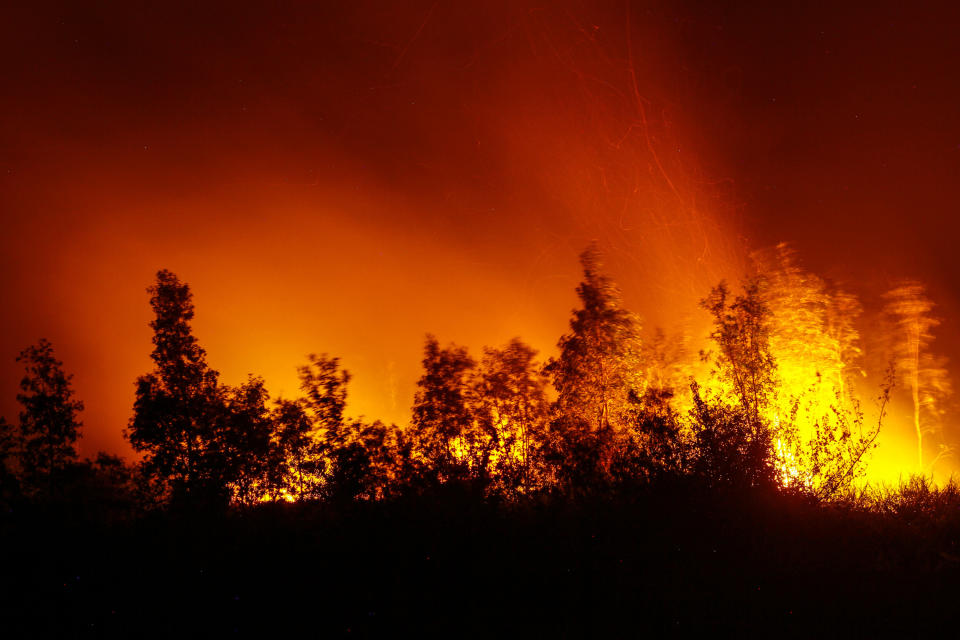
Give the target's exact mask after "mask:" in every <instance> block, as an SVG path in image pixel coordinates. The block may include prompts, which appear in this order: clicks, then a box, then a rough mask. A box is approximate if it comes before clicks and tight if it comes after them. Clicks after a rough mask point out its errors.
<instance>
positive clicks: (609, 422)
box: [0, 247, 942, 510]
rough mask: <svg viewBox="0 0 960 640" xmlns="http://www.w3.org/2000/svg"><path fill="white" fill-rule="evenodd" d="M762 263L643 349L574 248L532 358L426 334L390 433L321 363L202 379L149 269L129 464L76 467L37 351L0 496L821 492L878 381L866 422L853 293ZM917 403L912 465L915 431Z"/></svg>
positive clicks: (826, 492) (905, 309)
mask: <svg viewBox="0 0 960 640" xmlns="http://www.w3.org/2000/svg"><path fill="white" fill-rule="evenodd" d="M778 251H779V253H777V254H776V255H775V257H773V258H768V259H767V261H768V262H770V264H771V265H772V266H767V267H765V268H764V269H761V270H760V271H759V273H758V276H757V277H755V278H753V279H751V280H748V281H746V282H745V283H744V288H743V292H742V293H741V294H740V295H736V296H735V295H733V294H732V293H731V292H730V291H729V289H728V288H727V286H726V285H725V284H723V283H721V284H720V285H719V286H717V287H716V288H715V289H714V290H713V291H712V292H710V294H709V295H708V296H707V297H706V298H705V299H704V300H703V302H702V307H703V309H704V310H706V311H707V312H708V313H709V315H710V317H711V318H712V321H713V331H712V333H711V335H710V339H711V342H712V348H711V349H710V351H709V352H708V353H701V356H700V358H699V359H698V360H697V359H695V358H694V357H691V354H690V348H689V346H688V343H689V340H688V339H687V337H685V336H682V335H678V336H672V337H671V336H669V335H668V334H666V333H664V332H663V331H660V330H658V331H657V332H655V334H654V335H653V336H652V337H649V338H644V337H643V331H642V326H641V322H640V319H639V317H638V316H637V315H636V314H634V313H632V312H630V311H629V310H627V309H626V308H624V306H623V304H622V301H621V298H620V294H619V291H618V289H617V287H616V285H615V283H614V282H613V281H612V280H611V279H610V277H609V276H607V275H606V274H605V273H604V270H603V268H602V264H601V261H600V254H599V251H598V250H597V249H596V248H595V247H591V248H589V249H588V250H587V251H585V252H584V253H583V255H582V256H581V262H582V266H583V281H582V282H581V283H580V284H579V286H578V287H577V294H578V296H579V299H580V306H579V308H577V309H576V310H574V313H573V317H572V319H571V321H570V331H569V333H567V334H566V335H564V336H562V337H561V338H560V340H559V343H558V355H557V356H556V357H555V358H551V359H549V360H547V361H546V362H541V361H539V360H538V359H537V352H536V351H535V350H534V349H533V348H531V347H530V346H528V345H526V344H525V343H523V342H522V341H521V340H520V339H518V338H515V339H513V340H511V341H510V342H509V343H508V344H506V345H504V346H503V347H500V348H485V349H484V350H483V352H482V354H481V355H480V357H479V359H478V358H475V357H473V356H471V355H470V354H469V353H468V351H467V349H466V348H464V347H460V346H457V345H453V344H450V345H447V346H443V345H441V344H440V342H439V341H438V340H437V339H436V338H434V337H433V336H428V337H427V341H426V344H425V346H424V356H423V374H422V377H421V378H420V380H419V381H418V383H417V391H416V395H415V398H414V400H413V410H412V418H411V421H410V423H409V424H408V425H403V426H396V425H386V424H383V423H381V422H379V421H374V422H369V421H366V420H364V419H356V418H350V417H349V416H348V415H347V399H348V386H349V383H350V374H349V373H348V372H347V371H346V370H345V369H343V367H342V366H341V364H340V361H339V359H338V358H336V357H331V356H328V355H326V354H322V355H310V356H309V357H308V360H307V363H306V364H304V365H303V366H301V367H300V368H299V369H298V372H299V377H300V388H301V392H302V395H301V396H300V397H298V398H271V397H270V395H269V393H268V391H267V389H266V388H265V385H264V381H263V380H262V379H261V378H257V377H254V376H250V377H249V378H248V380H247V382H245V383H243V384H241V385H239V386H230V385H226V384H224V383H222V382H221V381H220V377H219V374H218V372H217V371H216V370H214V369H213V368H211V366H210V365H209V364H208V362H207V357H206V352H205V351H204V349H203V348H202V347H201V346H200V344H199V343H198V341H197V339H196V337H195V336H194V335H193V333H192V329H191V321H192V319H193V317H194V305H193V299H192V294H191V292H190V288H189V286H188V285H187V284H186V283H183V282H182V281H180V280H179V279H178V278H177V276H176V275H174V274H173V273H171V272H169V271H165V270H164V271H160V272H159V273H158V274H157V280H156V282H155V283H154V285H153V286H152V287H150V289H149V293H150V305H151V307H152V308H153V312H154V319H153V321H152V322H151V323H150V326H151V327H152V329H153V332H154V334H153V351H152V353H151V358H152V360H153V364H154V366H153V370H152V371H150V372H148V373H146V374H144V375H142V376H140V377H139V378H138V379H137V380H136V399H135V402H134V407H133V416H132V418H131V419H130V422H129V424H128V426H127V428H126V429H125V432H124V433H125V436H126V437H127V439H128V440H129V442H130V444H131V445H132V446H133V448H134V450H135V451H137V452H138V454H139V455H140V459H139V460H138V461H136V462H135V463H134V464H132V465H128V464H126V463H124V462H122V461H120V460H118V459H116V458H114V457H111V456H107V455H104V454H101V455H100V456H98V457H97V459H96V460H94V461H87V462H84V463H80V462H79V461H78V457H77V453H76V449H75V443H76V440H77V438H78V436H79V433H80V428H81V422H80V420H79V414H80V411H81V410H82V408H83V405H82V403H80V402H79V401H77V400H75V399H74V397H73V391H72V389H71V386H70V376H69V375H67V374H66V373H64V371H63V368H62V364H61V363H60V362H59V361H58V360H56V358H55V357H54V355H53V349H52V346H51V345H50V343H48V342H46V341H41V342H40V343H39V344H38V345H36V346H32V347H29V348H28V349H26V350H24V352H23V353H22V354H21V356H20V358H19V360H21V361H22V362H23V363H24V365H25V368H26V375H25V376H24V378H23V381H22V383H21V394H20V395H18V399H19V401H20V403H21V405H22V407H23V411H22V412H21V415H20V419H19V422H18V423H16V424H14V423H9V422H6V421H4V422H0V457H2V460H3V466H2V469H0V472H2V478H3V482H4V484H3V494H2V495H3V499H4V500H5V501H8V502H9V501H11V500H16V499H25V500H40V501H50V500H62V499H64V498H65V497H66V495H67V494H71V496H72V497H71V498H70V499H73V500H75V499H76V496H75V495H73V494H75V493H76V491H75V489H76V487H82V489H83V491H88V490H93V489H92V487H93V486H96V487H98V488H97V491H101V492H102V491H108V492H110V491H112V492H113V493H114V494H115V496H116V500H115V501H116V502H118V503H121V502H122V503H124V504H135V505H136V509H138V510H150V509H153V508H157V507H165V506H173V507H175V508H225V507H227V506H229V505H234V506H250V505H253V504H257V503H259V502H264V501H335V502H342V501H353V500H380V499H384V498H390V497H396V496H399V495H405V494H409V493H414V494H416V493H423V492H429V491H433V490H434V489H436V488H437V487H440V486H443V485H447V484H457V485H461V486H462V487H464V488H465V489H467V490H469V491H470V492H473V493H475V494H476V495H477V496H481V497H483V498H496V499H506V500H519V499H525V498H531V497H535V496H538V495H544V494H549V495H564V496H569V497H578V496H585V495H590V494H596V493H605V492H609V491H611V490H614V489H615V488H617V487H622V486H630V485H635V484H638V483H639V484H643V483H651V482H656V481H658V480H659V479H664V478H677V477H684V478H694V479H696V480H697V481H698V482H701V483H703V484H704V485H706V486H710V487H716V486H730V487H773V488H776V489H778V490H781V491H788V492H799V493H802V494H806V495H810V496H812V497H815V498H817V499H824V498H832V497H834V496H837V495H840V494H843V493H844V492H846V491H849V490H850V489H851V487H852V486H853V483H854V481H855V480H856V479H857V478H858V477H860V476H862V474H863V470H864V468H865V465H866V464H867V462H868V460H869V453H870V450H871V449H872V448H873V447H874V446H875V442H876V436H877V433H878V431H879V429H880V428H881V424H882V422H881V421H882V418H883V412H884V407H885V405H886V402H887V400H888V399H889V394H890V388H891V386H892V384H893V380H894V377H891V378H890V379H889V381H888V382H887V383H886V385H885V386H884V387H883V388H882V393H881V401H882V402H881V407H880V413H879V418H878V419H877V421H876V424H868V423H867V422H866V419H865V418H864V414H863V412H862V411H861V410H860V408H859V401H858V400H857V398H856V390H855V388H854V384H853V381H852V375H853V373H852V372H853V371H855V370H856V367H857V366H858V365H857V362H858V358H859V354H860V349H859V347H858V346H857V345H858V334H857V332H856V330H855V328H853V324H852V318H853V317H854V316H855V315H856V314H857V313H859V311H858V308H857V307H856V303H855V300H853V301H851V300H852V298H851V297H850V296H849V294H844V293H842V292H835V293H830V292H829V291H828V290H827V289H826V288H825V285H823V283H821V282H820V281H819V280H817V279H816V278H815V277H813V276H810V275H808V274H805V273H804V272H802V270H800V269H799V268H798V267H796V266H795V264H794V263H793V262H792V254H790V253H789V252H788V251H787V250H786V249H784V248H783V247H780V248H778ZM897 291H899V290H897ZM897 291H894V292H893V293H891V295H892V296H894V297H896V299H897V300H898V301H899V302H898V305H899V306H898V307H896V309H895V311H896V314H895V315H896V318H898V322H900V324H901V325H905V324H906V323H907V320H905V319H904V318H907V317H908V316H909V315H910V313H913V314H914V316H917V315H918V314H919V315H920V316H923V317H928V315H929V314H928V313H927V312H928V311H929V305H926V306H923V304H920V306H919V307H917V304H919V303H917V304H914V307H917V308H916V309H914V308H913V307H911V306H910V304H911V302H910V301H911V300H912V301H916V300H919V299H920V293H918V292H915V291H914V292H912V293H911V292H906V293H904V292H903V291H901V292H900V293H897ZM911 291H912V290H911ZM908 294H909V295H908ZM926 322H927V325H925V326H927V327H928V326H931V325H932V323H933V321H932V320H927V321H926ZM924 331H926V329H924ZM924 336H926V333H923V334H922V335H921V339H922V340H926V341H927V343H928V342H929V337H924ZM923 344H925V343H923V342H922V341H921V342H920V343H916V342H915V343H914V346H915V347H917V348H916V349H914V351H917V350H918V349H920V348H921V347H922V346H923ZM901 351H903V350H902V349H901ZM800 352H802V353H800ZM798 353H799V354H800V355H798ZM908 355H909V354H905V355H902V356H900V359H901V360H904V361H906V360H909V358H908ZM807 360H811V361H813V363H814V365H816V366H815V368H810V366H808V365H809V363H808V362H807ZM918 362H919V361H914V362H913V365H912V366H913V369H912V370H911V371H912V374H910V375H911V376H912V378H911V379H912V380H913V391H914V395H915V396H917V394H918V393H919V391H918V390H920V389H923V390H925V391H926V392H927V394H926V396H924V399H925V401H928V402H932V400H931V398H932V397H933V395H932V392H931V389H935V388H936V387H934V385H933V384H932V383H929V382H928V380H929V379H932V378H931V376H932V375H933V374H932V373H930V371H931V370H930V369H929V368H927V369H924V368H923V367H922V366H921V364H918ZM905 366H907V368H908V369H909V366H910V363H909V362H908V363H907V365H905ZM921 371H924V372H926V373H924V374H923V375H925V376H926V378H923V376H921V374H920V373H919V372H921ZM798 376H799V377H800V380H799V381H798V380H797V378H798ZM891 376H893V374H891ZM807 377H809V378H810V379H809V380H807V379H806V378H807ZM908 377H910V376H908ZM941 386H942V385H941ZM917 397H919V396H917ZM824 398H827V400H826V401H824V400H823V399H824ZM917 402H918V404H917V405H916V406H918V407H919V406H920V404H919V402H920V401H919V400H918V401H917ZM917 411H918V413H917V417H916V425H917V426H916V429H917V434H918V435H917V438H918V447H919V450H920V451H921V452H922V450H923V443H922V440H921V438H922V437H923V435H924V433H926V432H929V431H930V428H929V426H927V427H926V428H925V427H924V425H923V424H921V415H920V413H919V409H918V410H917ZM922 459H923V457H922V453H921V455H920V460H921V461H922ZM78 483H79V484H78ZM72 485H76V487H72ZM88 485H90V486H88ZM71 487H72V488H71Z"/></svg>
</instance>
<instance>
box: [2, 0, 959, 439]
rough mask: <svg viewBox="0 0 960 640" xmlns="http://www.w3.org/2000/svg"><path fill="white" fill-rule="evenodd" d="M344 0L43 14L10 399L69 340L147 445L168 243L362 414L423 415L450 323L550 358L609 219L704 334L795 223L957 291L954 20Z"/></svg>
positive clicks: (219, 299)
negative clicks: (412, 410)
mask: <svg viewBox="0 0 960 640" xmlns="http://www.w3.org/2000/svg"><path fill="white" fill-rule="evenodd" d="M321 4H331V5H333V4H342V6H339V7H311V6H304V7H300V8H298V9H285V8H277V7H275V6H273V5H272V4H270V5H268V4H262V5H260V4H243V5H238V4H236V3H229V4H223V5H220V6H216V5H215V4H206V3H204V6H203V7H201V8H197V7H195V6H193V5H183V6H182V7H175V6H173V5H167V4H165V3H164V4H163V5H162V6H158V5H157V3H142V4H141V3H105V4H99V5H97V6H96V7H92V8H91V7H87V8H79V7H77V6H74V5H73V4H72V3H64V4H63V5H62V6H60V5H57V4H56V3H54V4H48V5H44V6H39V7H37V6H31V8H23V7H21V8H18V9H13V10H12V11H11V12H10V13H12V14H13V15H11V16H10V19H8V20H6V22H7V24H6V31H7V32H8V33H5V34H4V38H3V39H2V40H3V43H2V44H0V47H2V48H3V49H4V51H3V53H4V56H3V59H4V60H5V61H6V62H4V65H5V66H6V67H7V69H6V70H7V72H8V73H7V80H5V82H4V84H5V87H4V88H3V89H2V91H3V96H2V103H0V104H2V107H3V112H4V114H5V116H4V118H3V119H2V121H0V189H2V192H3V194H4V197H3V199H2V202H0V207H2V215H3V222H4V227H3V229H4V233H3V234H2V236H0V250H2V253H0V261H2V262H0V265H2V274H3V278H2V282H0V293H2V299H3V301H4V302H5V305H4V308H3V313H2V320H0V322H2V331H0V361H2V363H3V364H2V366H0V391H2V399H0V413H3V414H5V415H7V416H8V417H12V416H13V415H14V414H15V412H16V405H15V403H14V400H13V396H14V395H15V393H16V384H17V381H18V379H19V376H20V370H19V368H18V367H17V366H16V363H14V362H13V359H14V357H15V356H16V354H17V353H18V352H19V350H20V349H22V348H23V347H25V346H26V345H28V344H30V343H32V342H34V341H36V340H37V339H38V338H40V337H41V336H42V337H47V338H48V339H50V340H51V341H52V342H53V344H54V347H55V349H56V351H57V354H58V356H59V357H60V358H61V359H62V360H63V361H64V363H65V365H66V367H67V369H68V370H69V371H71V372H73V373H74V374H75V384H76V389H77V391H78V394H79V396H80V398H81V399H82V400H84V402H85V403H86V407H87V409H86V411H85V413H84V421H85V423H86V427H85V435H84V439H83V442H82V453H83V454H84V455H93V454H94V453H95V452H96V451H97V450H99V449H106V450H109V451H114V452H121V453H126V454H129V449H128V447H127V445H126V444H125V442H124V441H123V439H122V436H121V430H122V429H123V427H124V426H125V424H126V422H127V419H128V417H129V414H130V408H131V405H132V401H133V381H134V380H135V378H136V377H137V376H138V375H139V374H142V373H144V372H146V371H147V370H148V369H149V367H150V362H149V352H150V349H151V344H150V336H151V333H150V329H149V327H148V326H147V323H148V322H149V320H150V309H149V306H148V303H147V299H148V296H147V294H146V293H145V289H146V287H147V286H149V285H150V283H151V281H152V278H153V274H154V273H155V272H156V271H157V270H158V269H160V268H167V269H170V270H172V271H174V272H175V273H177V275H178V276H180V277H181V279H183V280H185V281H186V282H188V283H189V284H190V285H191V287H192V289H193V291H194V294H195V303H196V306H197V317H196V321H195V324H194V328H195V333H196V335H197V336H198V337H199V339H200V341H201V344H202V345H203V346H204V347H205V348H206V349H207V351H208V355H209V362H210V364H211V365H212V366H213V367H214V368H216V369H218V370H219V371H220V372H221V373H222V375H223V378H224V380H225V381H227V382H231V383H236V382H239V381H241V380H242V379H243V378H244V377H245V376H246V375H247V373H253V374H257V375H263V376H264V377H265V378H266V380H267V383H268V387H269V388H270V390H271V391H272V393H273V394H275V395H277V394H282V395H285V396H288V397H289V396H292V395H294V394H296V393H297V381H296V374H295V368H296V367H297V366H298V365H299V364H301V363H302V362H304V357H305V355H306V354H307V353H310V352H327V353H330V354H332V355H337V356H340V357H341V358H342V361H343V363H344V365H345V366H346V367H347V368H348V369H349V370H350V371H351V372H353V373H354V381H353V382H352V383H351V388H350V406H349V408H350V411H351V413H352V414H354V415H359V414H364V415H366V416H367V417H370V418H381V419H384V420H387V421H394V422H398V423H402V422H404V421H405V420H407V418H408V416H409V407H410V404H411V401H412V396H413V389H414V384H415V381H416V378H417V377H418V375H419V360H420V349H421V345H422V340H423V336H424V334H425V333H427V332H431V333H434V334H436V335H437V336H438V337H439V338H440V339H441V341H444V342H446V341H450V340H452V341H455V342H458V343H462V344H466V345H469V346H470V347H471V348H472V349H473V350H474V351H476V350H477V349H479V348H480V347H481V346H482V345H484V344H490V345H495V344H501V343H503V342H505V341H507V340H508V339H509V338H510V337H512V336H514V335H519V336H521V337H523V338H524V339H526V340H527V341H529V342H531V343H532V344H533V345H534V346H535V347H537V348H539V349H540V350H541V352H542V353H543V354H544V355H545V356H546V355H550V354H551V353H552V349H553V345H554V344H555V343H556V340H557V338H558V336H559V335H560V334H561V333H562V332H563V331H565V329H566V326H567V320H568V315H569V311H570V309H571V308H572V307H573V306H574V304H575V301H576V299H575V294H574V287H575V285H576V283H577V281H578V279H579V273H578V265H577V262H576V255H577V254H578V252H579V251H580V250H581V249H582V248H583V247H584V246H585V245H586V243H587V242H588V241H589V240H590V239H593V238H596V239H598V240H599V241H600V243H601V246H602V247H603V248H604V249H605V251H606V254H607V256H608V264H609V268H610V270H611V272H612V274H613V275H614V277H615V278H616V279H617V280H618V281H619V282H620V283H621V285H622V286H623V289H624V292H625V297H626V301H627V303H628V304H629V305H630V306H632V307H633V308H634V309H636V310H637V311H639V312H640V313H641V314H642V315H643V316H644V317H645V318H646V319H647V324H648V325H650V326H652V325H654V324H664V325H667V326H670V327H673V326H677V325H682V326H688V327H693V328H694V329H695V330H697V331H702V323H703V318H702V317H698V316H696V315H695V312H696V304H697V301H698V300H699V299H700V298H701V297H703V296H704V295H705V294H706V293H707V292H708V291H709V288H710V286H712V285H713V284H715V283H716V282H717V281H719V280H720V279H721V278H724V277H726V278H728V279H736V278H737V277H738V275H739V274H741V273H742V272H743V269H744V268H745V265H746V264H747V255H748V253H749V250H750V248H752V247H755V246H766V245H770V244H773V243H774V242H777V241H779V240H787V241H791V242H794V243H795V245H796V246H797V248H798V250H799V254H800V256H801V257H802V258H803V259H805V262H807V263H808V265H809V266H810V267H811V268H812V269H814V270H815V271H818V272H821V273H822V274H823V275H827V276H833V277H836V278H838V279H840V280H843V281H846V282H851V281H852V282H854V283H855V284H856V285H857V286H860V289H857V292H858V293H862V294H863V296H864V302H865V305H867V306H869V304H870V299H871V298H870V297H869V296H871V295H873V296H877V295H878V294H879V292H880V291H881V290H882V289H883V287H884V286H885V282H886V280H885V279H886V278H887V277H892V276H899V275H909V276H919V277H921V278H924V279H926V280H927V281H929V282H930V284H931V291H932V293H933V295H934V297H935V298H936V299H937V300H938V301H939V302H940V303H941V311H942V315H944V316H947V317H948V318H949V317H957V316H956V313H957V299H956V298H955V292H956V291H957V290H958V287H960V269H958V268H957V267H956V266H955V264H954V263H955V259H954V255H955V250H954V249H953V240H952V239H953V238H955V237H956V235H955V232H956V231H957V228H956V223H955V222H954V221H953V220H954V218H953V216H954V215H955V212H956V211H957V204H958V196H957V193H956V189H955V185H956V184H958V182H957V181H956V179H957V177H958V176H957V173H958V167H960V125H958V124H957V121H956V118H955V113H956V109H957V108H958V107H960V94H958V89H957V87H956V86H955V85H956V83H954V82H948V81H947V79H946V78H949V77H951V73H952V71H953V70H954V68H955V64H956V62H957V61H958V60H960V58H958V56H957V45H956V42H957V40H956V38H954V37H953V34H952V33H951V32H949V31H948V30H946V29H945V27H944V26H943V25H946V24H950V20H948V19H946V16H939V15H923V16H919V15H912V14H911V13H910V12H909V10H907V9H898V8H896V5H895V4H893V3H891V5H890V7H882V6H881V7H876V8H874V9H872V11H873V13H871V14H870V15H869V16H867V17H866V18H862V17H861V16H860V12H856V13H855V12H853V11H852V10H851V11H849V12H847V11H843V10H836V11H828V10H825V9H824V10H816V11H813V10H811V11H809V12H803V11H802V10H795V12H794V13H792V14H791V13H785V14H784V15H781V14H780V13H778V12H775V11H773V9H772V8H768V7H766V5H765V4H760V3H758V6H756V7H750V6H749V5H739V4H738V5H737V6H736V7H734V6H733V5H731V6H725V5H724V3H716V4H715V5H714V3H698V2H677V3H620V2H610V3H599V4H595V3H577V2H568V3H548V6H542V5H528V4H523V3H519V4H518V3H514V2H492V3H488V2H484V3H475V4H472V5H471V4H465V3H440V2H436V3H434V2H422V3H413V4H410V3H386V2H361V3H321ZM890 25H899V26H896V27H895V26H890ZM894 63H895V64H894ZM955 328H956V324H955V321H950V320H949V319H948V320H947V321H946V322H944V324H943V325H942V326H941V329H940V331H941V334H942V335H944V336H947V335H952V334H951V332H953V333H955ZM942 343H943V348H944V349H947V350H950V349H952V350H954V351H956V347H957V344H956V342H955V341H954V342H950V341H949V340H947V339H946V338H944V339H943V340H942ZM951 353H952V352H951Z"/></svg>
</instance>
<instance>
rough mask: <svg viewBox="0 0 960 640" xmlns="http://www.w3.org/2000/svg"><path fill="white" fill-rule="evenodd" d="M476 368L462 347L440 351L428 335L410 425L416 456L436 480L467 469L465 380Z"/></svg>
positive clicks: (468, 427) (468, 416) (468, 421)
mask: <svg viewBox="0 0 960 640" xmlns="http://www.w3.org/2000/svg"><path fill="white" fill-rule="evenodd" d="M475 366H476V363H475V362H474V360H473V358H471V357H470V356H469V355H468V354H467V350H466V349H465V348H463V347H457V346H456V345H451V346H449V347H446V348H440V344H439V343H438V342H437V339H436V338H434V337H433V336H431V335H428V336H427V340H426V344H425V345H424V348H423V375H422V376H421V377H420V379H419V380H418V381H417V392H416V395H415V397H414V405H413V420H412V423H411V426H412V432H413V433H412V435H413V438H414V440H415V441H416V446H417V448H418V449H419V453H420V454H421V455H422V456H423V457H424V458H425V462H426V464H427V465H428V467H429V468H430V470H431V472H432V474H433V475H434V477H435V478H436V479H438V480H445V479H449V478H451V477H453V476H463V475H464V474H465V473H466V472H467V470H468V463H467V461H466V457H467V454H468V451H467V443H466V441H465V440H466V439H465V435H466V434H468V433H469V431H470V430H471V427H472V424H471V423H472V420H473V417H472V415H471V413H470V408H469V405H468V402H467V397H466V395H467V380H468V376H469V374H470V373H471V371H472V370H473V368H474V367H475Z"/></svg>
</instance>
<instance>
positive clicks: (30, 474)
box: [17, 340, 83, 496]
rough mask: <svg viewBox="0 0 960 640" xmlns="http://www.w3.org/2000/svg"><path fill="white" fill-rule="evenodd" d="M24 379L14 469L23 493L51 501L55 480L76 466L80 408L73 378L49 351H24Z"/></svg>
mask: <svg viewBox="0 0 960 640" xmlns="http://www.w3.org/2000/svg"><path fill="white" fill-rule="evenodd" d="M17 361H18V362H22V363H23V364H24V367H25V369H26V375H24V377H23V379H22V380H21V381H20V393H19V394H17V401H18V402H19V403H20V405H21V406H22V407H23V409H22V411H21V412H20V428H19V433H18V437H19V446H18V447H17V449H18V453H19V456H18V457H19V466H20V471H21V475H22V478H23V480H24V484H25V485H26V488H27V489H28V490H29V491H31V492H34V493H40V494H46V495H47V496H50V495H52V493H53V492H54V488H55V484H56V483H55V477H56V476H57V474H58V473H61V472H63V471H64V470H65V469H66V468H67V467H68V466H69V465H70V464H72V463H74V462H76V460H77V450H76V442H77V439H78V438H79V437H80V428H81V427H82V426H83V423H82V422H81V421H80V419H79V416H78V414H79V413H80V412H81V411H83V403H82V402H80V401H79V400H76V399H74V392H73V388H72V385H71V379H72V378H73V376H72V375H68V374H66V373H65V372H64V370H63V363H62V362H60V361H59V360H57V359H56V357H55V356H54V354H53V345H51V344H50V343H49V342H48V341H47V340H40V342H38V343H37V344H36V345H32V346H30V347H27V348H26V349H24V350H23V351H22V352H21V353H20V355H19V357H18V358H17Z"/></svg>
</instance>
